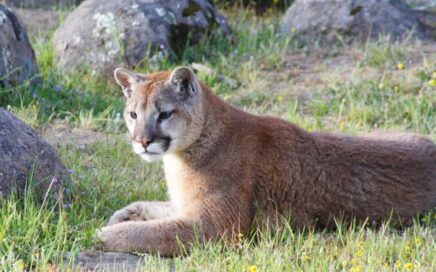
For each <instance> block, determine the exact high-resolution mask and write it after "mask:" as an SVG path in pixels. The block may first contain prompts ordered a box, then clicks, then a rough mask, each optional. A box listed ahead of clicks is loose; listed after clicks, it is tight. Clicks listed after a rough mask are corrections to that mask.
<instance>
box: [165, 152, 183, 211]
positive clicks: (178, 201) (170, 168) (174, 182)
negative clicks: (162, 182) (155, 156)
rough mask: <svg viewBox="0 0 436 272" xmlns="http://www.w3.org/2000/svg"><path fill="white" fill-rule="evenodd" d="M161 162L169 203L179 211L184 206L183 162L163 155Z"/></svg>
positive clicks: (174, 157) (171, 156)
mask: <svg viewBox="0 0 436 272" xmlns="http://www.w3.org/2000/svg"><path fill="white" fill-rule="evenodd" d="M163 162H164V171H165V178H166V180H167V186H168V195H169V197H170V201H171V203H172V204H173V205H174V207H175V208H176V210H178V211H181V210H182V209H183V207H184V206H185V199H184V182H183V180H184V176H185V175H186V172H185V171H186V168H185V167H184V162H183V161H182V160H181V159H180V158H179V157H178V156H177V155H173V154H167V155H165V156H164V157H163Z"/></svg>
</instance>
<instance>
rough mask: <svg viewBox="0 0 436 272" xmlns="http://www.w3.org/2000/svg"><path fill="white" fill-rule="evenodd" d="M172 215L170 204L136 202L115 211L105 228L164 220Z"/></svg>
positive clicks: (172, 210)
mask: <svg viewBox="0 0 436 272" xmlns="http://www.w3.org/2000/svg"><path fill="white" fill-rule="evenodd" d="M173 214H174V209H173V208H172V206H171V203H170V202H160V201H138V202H133V203H132V204H130V205H129V206H127V207H124V208H122V209H120V210H118V211H116V212H115V213H114V214H113V215H112V216H111V218H110V219H109V222H108V223H107V225H106V226H111V225H114V224H118V223H121V222H125V221H148V220H153V219H160V218H166V217H169V216H171V215H173Z"/></svg>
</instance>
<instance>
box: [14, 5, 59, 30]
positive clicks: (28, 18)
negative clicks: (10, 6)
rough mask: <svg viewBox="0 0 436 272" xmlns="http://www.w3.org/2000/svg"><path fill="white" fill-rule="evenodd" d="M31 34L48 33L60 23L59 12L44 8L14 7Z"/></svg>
mask: <svg viewBox="0 0 436 272" xmlns="http://www.w3.org/2000/svg"><path fill="white" fill-rule="evenodd" d="M14 10H15V11H16V13H17V14H18V17H19V18H20V20H21V21H22V22H23V23H24V25H25V26H26V29H27V31H28V33H29V35H34V34H41V33H43V34H46V33H49V32H51V31H54V30H55V29H56V28H57V27H58V26H59V25H60V18H59V17H60V16H59V12H57V11H53V10H44V9H20V8H17V9H14Z"/></svg>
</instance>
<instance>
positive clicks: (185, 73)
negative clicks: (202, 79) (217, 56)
mask: <svg viewBox="0 0 436 272" xmlns="http://www.w3.org/2000/svg"><path fill="white" fill-rule="evenodd" d="M169 81H170V82H171V83H172V84H173V85H174V86H175V87H176V92H177V93H178V94H179V95H180V98H181V99H187V98H189V97H190V96H192V95H194V94H195V93H196V92H197V87H198V86H197V79H196V77H195V74H194V72H192V70H191V69H189V68H188V67H183V66H182V67H177V68H176V69H174V71H173V72H172V73H171V75H170V79H169Z"/></svg>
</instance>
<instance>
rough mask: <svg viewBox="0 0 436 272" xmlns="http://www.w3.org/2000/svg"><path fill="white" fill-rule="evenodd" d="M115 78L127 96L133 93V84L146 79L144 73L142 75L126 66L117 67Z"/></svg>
mask: <svg viewBox="0 0 436 272" xmlns="http://www.w3.org/2000/svg"><path fill="white" fill-rule="evenodd" d="M114 78H115V81H116V82H117V83H118V85H120V86H121V88H122V89H123V93H124V95H125V96H126V97H130V96H131V95H132V88H131V87H132V84H135V83H138V82H140V81H143V80H144V79H145V77H144V75H140V74H137V73H134V72H132V71H129V70H127V69H124V68H117V69H115V71H114Z"/></svg>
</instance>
